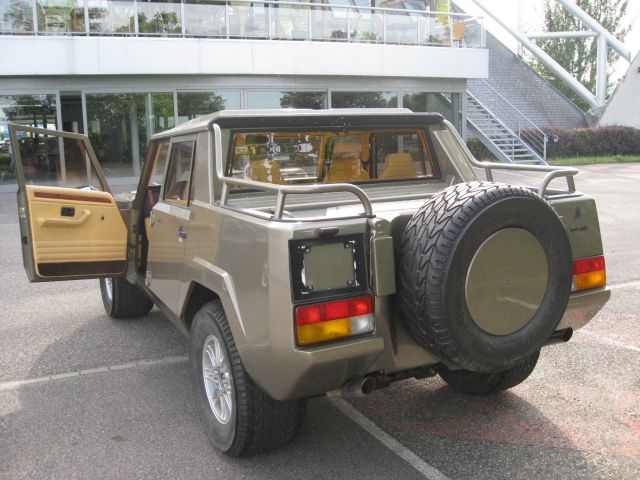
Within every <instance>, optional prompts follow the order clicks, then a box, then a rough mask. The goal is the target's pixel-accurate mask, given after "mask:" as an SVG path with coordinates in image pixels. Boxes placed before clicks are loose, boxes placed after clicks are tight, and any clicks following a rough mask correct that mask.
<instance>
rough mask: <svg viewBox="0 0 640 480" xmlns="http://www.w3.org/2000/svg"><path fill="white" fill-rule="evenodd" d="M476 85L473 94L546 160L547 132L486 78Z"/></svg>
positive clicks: (475, 83)
mask: <svg viewBox="0 0 640 480" xmlns="http://www.w3.org/2000/svg"><path fill="white" fill-rule="evenodd" d="M474 87H475V88H474V89H473V90H474V92H472V93H470V94H471V96H472V97H473V98H474V99H475V100H476V101H477V102H478V103H479V104H480V105H481V106H482V107H483V108H485V109H486V110H487V111H488V112H489V113H490V114H491V115H493V116H494V117H495V118H497V119H498V120H499V121H501V122H502V123H503V124H505V125H506V126H507V127H508V128H509V130H511V131H512V132H513V133H514V134H515V135H516V136H517V137H518V138H519V139H520V140H522V141H523V142H524V143H526V144H527V145H528V146H529V147H531V149H533V150H534V151H535V153H537V154H538V155H539V156H540V157H541V158H542V159H543V160H544V161H545V162H546V160H547V142H548V137H547V134H546V133H544V132H543V131H542V130H540V128H539V127H538V126H537V125H536V124H535V123H533V121H531V119H529V118H528V117H527V116H526V115H525V114H524V113H522V112H521V111H520V110H519V109H518V108H517V107H516V106H515V105H513V104H512V103H511V102H510V101H509V100H507V99H506V98H505V97H504V96H503V95H502V94H500V92H498V91H497V90H496V89H495V88H493V87H492V86H491V85H489V83H487V82H486V81H485V80H476V81H475V82H474Z"/></svg>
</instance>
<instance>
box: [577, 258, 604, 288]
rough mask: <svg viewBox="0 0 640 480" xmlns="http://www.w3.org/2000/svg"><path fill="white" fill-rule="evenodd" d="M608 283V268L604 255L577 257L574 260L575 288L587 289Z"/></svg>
mask: <svg viewBox="0 0 640 480" xmlns="http://www.w3.org/2000/svg"><path fill="white" fill-rule="evenodd" d="M606 284H607V270H606V265H605V261H604V256H603V255H598V256H595V257H587V258H577V259H576V260H575V261H574V262H573V290H574V291H579V290H587V289H590V288H597V287H603V286H604V285H606Z"/></svg>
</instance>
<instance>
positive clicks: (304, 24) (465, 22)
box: [0, 0, 485, 48]
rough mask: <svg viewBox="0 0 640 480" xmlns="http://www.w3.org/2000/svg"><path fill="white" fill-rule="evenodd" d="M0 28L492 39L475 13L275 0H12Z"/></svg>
mask: <svg viewBox="0 0 640 480" xmlns="http://www.w3.org/2000/svg"><path fill="white" fill-rule="evenodd" d="M0 34H27V35H37V36H39V35H53V36H60V35H63V36H68V35H72V36H135V37H144V36H162V37H203V38H227V39H263V40H309V41H335V42H349V43H381V44H402V45H423V46H446V47H461V48H483V47H484V46H485V30H484V26H483V24H482V18H481V17H475V16H472V15H467V14H460V13H452V12H431V11H423V10H408V9H394V8H373V7H359V6H352V5H348V6H347V5H331V4H329V5H327V4H320V3H311V2H309V3H294V2H286V1H283V2H280V1H273V0H264V1H258V2H255V1H250V0H226V1H220V2H216V3H206V4H204V3H195V1H193V0H174V1H173V2H162V3H160V2H140V1H137V0H119V1H107V0H75V1H74V0H71V1H69V2H64V3H60V2H48V1H46V0H42V1H40V0H27V1H25V2H5V3H4V4H3V5H0Z"/></svg>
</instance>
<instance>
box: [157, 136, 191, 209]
mask: <svg viewBox="0 0 640 480" xmlns="http://www.w3.org/2000/svg"><path fill="white" fill-rule="evenodd" d="M194 144H195V142H180V143H174V144H173V145H172V146H171V157H170V158H169V165H168V167H167V179H166V182H165V184H164V199H165V200H168V201H170V202H171V203H175V204H177V205H184V206H186V205H187V203H188V200H189V183H190V180H191V160H192V159H193V150H194Z"/></svg>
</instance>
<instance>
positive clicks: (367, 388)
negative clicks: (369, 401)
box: [327, 377, 377, 398]
mask: <svg viewBox="0 0 640 480" xmlns="http://www.w3.org/2000/svg"><path fill="white" fill-rule="evenodd" d="M376 386H377V382H376V379H375V378H373V377H363V378H359V379H357V380H354V381H352V382H349V383H347V384H346V385H345V386H343V387H342V388H338V389H336V390H331V391H330V392H327V396H328V397H338V396H341V397H345V398H354V397H363V396H365V395H369V394H370V393H371V392H373V391H374V390H375V389H376Z"/></svg>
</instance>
